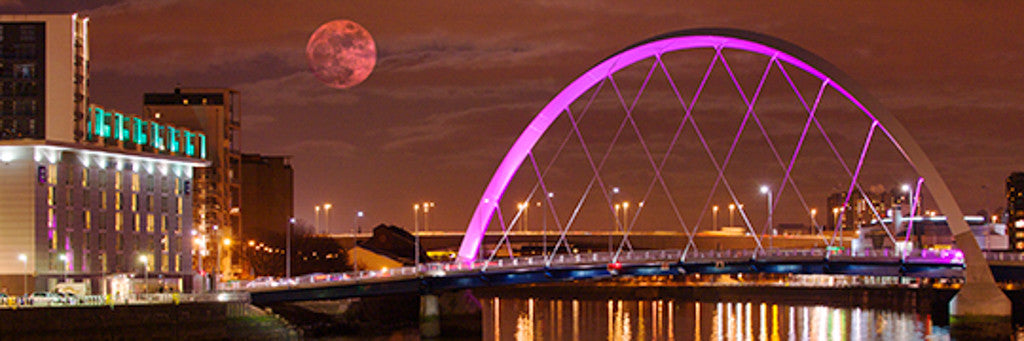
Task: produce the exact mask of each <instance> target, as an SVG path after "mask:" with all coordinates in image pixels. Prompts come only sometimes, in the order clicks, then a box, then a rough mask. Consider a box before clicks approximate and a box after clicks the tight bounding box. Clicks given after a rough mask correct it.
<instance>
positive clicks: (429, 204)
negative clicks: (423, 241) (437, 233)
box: [423, 201, 434, 231]
mask: <svg viewBox="0 0 1024 341" xmlns="http://www.w3.org/2000/svg"><path fill="white" fill-rule="evenodd" d="M433 207H434V202H433V201H424V202H423V231H427V230H429V229H430V209H431V208H433Z"/></svg>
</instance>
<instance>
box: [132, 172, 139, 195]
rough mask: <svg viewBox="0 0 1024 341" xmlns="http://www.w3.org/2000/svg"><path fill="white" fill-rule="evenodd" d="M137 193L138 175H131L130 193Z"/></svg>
mask: <svg viewBox="0 0 1024 341" xmlns="http://www.w3.org/2000/svg"><path fill="white" fill-rule="evenodd" d="M138 191H139V174H138V173H132V192H138Z"/></svg>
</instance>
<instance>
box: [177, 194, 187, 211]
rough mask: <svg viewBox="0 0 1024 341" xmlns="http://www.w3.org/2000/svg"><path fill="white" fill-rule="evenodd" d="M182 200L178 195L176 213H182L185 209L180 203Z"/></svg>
mask: <svg viewBox="0 0 1024 341" xmlns="http://www.w3.org/2000/svg"><path fill="white" fill-rule="evenodd" d="M182 200H183V199H182V198H181V197H178V205H177V208H176V210H177V211H178V214H184V213H183V211H184V210H185V206H184V205H182Z"/></svg>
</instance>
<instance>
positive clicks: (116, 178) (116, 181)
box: [114, 171, 121, 191]
mask: <svg viewBox="0 0 1024 341" xmlns="http://www.w3.org/2000/svg"><path fill="white" fill-rule="evenodd" d="M114 189H116V190H119V191H120V190H121V171H117V172H115V173H114Z"/></svg>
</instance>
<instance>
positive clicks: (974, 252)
mask: <svg viewBox="0 0 1024 341" xmlns="http://www.w3.org/2000/svg"><path fill="white" fill-rule="evenodd" d="M968 238H969V239H968ZM955 240H956V245H957V247H959V248H960V249H961V250H963V253H964V264H965V265H966V267H965V268H964V285H963V286H962V287H960V291H958V292H957V293H956V296H954V297H953V299H952V300H950V301H949V326H950V332H951V334H952V336H953V337H954V338H959V339H1003V340H1008V339H1010V336H1011V335H1012V332H1013V321H1012V314H1013V303H1012V302H1011V301H1010V298H1009V297H1007V296H1006V294H1005V293H1003V290H1002V289H999V286H997V285H996V282H995V278H993V277H992V271H991V270H990V268H989V266H988V261H987V260H985V257H984V255H983V254H982V253H981V248H980V247H979V246H978V243H977V242H976V241H975V239H974V234H973V233H972V232H971V231H970V230H968V231H967V232H964V233H960V234H957V235H956V237H955Z"/></svg>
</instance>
